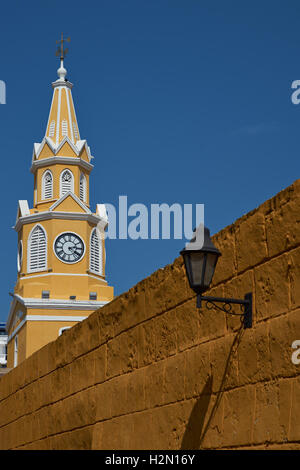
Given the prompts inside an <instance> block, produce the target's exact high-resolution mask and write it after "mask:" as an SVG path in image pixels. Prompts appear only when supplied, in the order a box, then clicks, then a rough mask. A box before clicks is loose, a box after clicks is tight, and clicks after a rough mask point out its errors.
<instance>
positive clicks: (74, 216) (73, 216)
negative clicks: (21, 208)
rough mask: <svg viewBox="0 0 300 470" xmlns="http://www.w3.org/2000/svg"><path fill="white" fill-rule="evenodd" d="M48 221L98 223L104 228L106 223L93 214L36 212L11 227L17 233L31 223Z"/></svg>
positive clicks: (20, 219)
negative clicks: (61, 220)
mask: <svg viewBox="0 0 300 470" xmlns="http://www.w3.org/2000/svg"><path fill="white" fill-rule="evenodd" d="M49 219H63V220H87V221H88V222H90V223H91V224H93V225H97V224H98V223H100V224H101V225H103V227H104V228H105V227H106V225H107V221H106V220H103V219H102V218H101V217H99V216H98V215H95V214H84V213H81V212H52V211H45V212H38V213H37V214H31V215H27V216H26V217H20V218H19V220H18V222H17V223H16V225H15V226H14V227H13V228H14V229H15V230H16V231H17V232H19V230H20V229H21V227H22V226H23V225H25V224H30V223H32V222H40V221H41V220H49Z"/></svg>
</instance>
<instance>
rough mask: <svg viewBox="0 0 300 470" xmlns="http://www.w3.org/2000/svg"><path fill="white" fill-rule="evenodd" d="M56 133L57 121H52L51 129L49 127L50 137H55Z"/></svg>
mask: <svg viewBox="0 0 300 470" xmlns="http://www.w3.org/2000/svg"><path fill="white" fill-rule="evenodd" d="M54 132H55V121H51V124H50V127H49V137H53V136H54Z"/></svg>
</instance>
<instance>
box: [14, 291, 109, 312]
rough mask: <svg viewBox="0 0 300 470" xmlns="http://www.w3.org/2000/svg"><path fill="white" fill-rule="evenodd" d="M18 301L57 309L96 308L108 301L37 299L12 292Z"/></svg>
mask: <svg viewBox="0 0 300 470" xmlns="http://www.w3.org/2000/svg"><path fill="white" fill-rule="evenodd" d="M14 297H15V298H16V300H17V301H18V302H20V303H21V304H22V305H24V306H25V307H27V308H39V309H49V308H53V309H59V310H97V308H100V307H103V305H106V304H107V303H108V301H104V300H103V301H100V300H68V299H67V300H65V299H38V298H25V297H21V296H20V295H19V294H14Z"/></svg>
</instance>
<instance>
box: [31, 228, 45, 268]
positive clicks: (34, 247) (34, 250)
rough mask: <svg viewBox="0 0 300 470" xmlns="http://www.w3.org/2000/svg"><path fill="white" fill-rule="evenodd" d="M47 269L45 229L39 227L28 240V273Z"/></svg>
mask: <svg viewBox="0 0 300 470" xmlns="http://www.w3.org/2000/svg"><path fill="white" fill-rule="evenodd" d="M46 267H47V240H46V233H45V231H44V229H43V228H42V227H41V226H40V225H37V226H36V227H35V228H34V229H33V230H32V232H31V234H30V236H29V240H28V271H29V272H32V271H43V270H44V269H46Z"/></svg>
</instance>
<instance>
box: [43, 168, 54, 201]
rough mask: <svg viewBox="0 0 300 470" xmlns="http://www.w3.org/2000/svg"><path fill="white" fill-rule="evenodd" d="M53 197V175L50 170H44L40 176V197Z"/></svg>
mask: <svg viewBox="0 0 300 470" xmlns="http://www.w3.org/2000/svg"><path fill="white" fill-rule="evenodd" d="M52 197H53V177H52V173H51V171H50V170H47V171H45V173H44V174H43V178H42V199H51V198H52Z"/></svg>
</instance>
